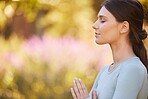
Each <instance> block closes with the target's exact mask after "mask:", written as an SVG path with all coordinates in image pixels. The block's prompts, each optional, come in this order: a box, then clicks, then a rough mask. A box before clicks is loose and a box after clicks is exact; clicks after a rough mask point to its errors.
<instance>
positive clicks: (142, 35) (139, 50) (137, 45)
mask: <svg viewBox="0 0 148 99" xmlns="http://www.w3.org/2000/svg"><path fill="white" fill-rule="evenodd" d="M134 32H135V31H134ZM133 34H135V35H133ZM136 34H138V35H136ZM133 37H134V38H133ZM136 37H138V38H136ZM129 38H130V41H131V43H132V47H133V51H134V53H135V54H136V56H137V57H139V58H140V60H141V61H142V63H143V64H144V65H145V67H146V69H147V71H148V59H147V58H148V57H147V51H146V48H145V46H144V43H143V40H144V39H146V38H147V33H146V31H145V30H143V31H141V32H138V33H130V35H129Z"/></svg>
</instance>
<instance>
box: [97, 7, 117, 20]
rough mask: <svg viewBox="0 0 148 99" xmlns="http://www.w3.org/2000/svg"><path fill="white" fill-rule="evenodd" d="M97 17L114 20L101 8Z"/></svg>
mask: <svg viewBox="0 0 148 99" xmlns="http://www.w3.org/2000/svg"><path fill="white" fill-rule="evenodd" d="M98 17H105V18H108V19H115V17H114V16H113V15H112V14H111V13H110V12H109V11H108V10H107V9H106V8H105V7H104V6H103V7H102V8H101V9H100V11H99V13H98Z"/></svg>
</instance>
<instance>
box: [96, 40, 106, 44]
mask: <svg viewBox="0 0 148 99" xmlns="http://www.w3.org/2000/svg"><path fill="white" fill-rule="evenodd" d="M95 42H96V43H97V44H98V45H104V44H107V43H105V42H101V41H98V40H96V41H95Z"/></svg>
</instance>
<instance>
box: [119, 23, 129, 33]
mask: <svg viewBox="0 0 148 99" xmlns="http://www.w3.org/2000/svg"><path fill="white" fill-rule="evenodd" d="M128 32H129V23H128V22H127V21H124V22H122V24H121V29H120V33H128Z"/></svg>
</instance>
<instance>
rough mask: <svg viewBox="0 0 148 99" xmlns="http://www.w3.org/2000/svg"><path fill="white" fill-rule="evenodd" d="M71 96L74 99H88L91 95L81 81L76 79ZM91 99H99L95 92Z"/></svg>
mask: <svg viewBox="0 0 148 99" xmlns="http://www.w3.org/2000/svg"><path fill="white" fill-rule="evenodd" d="M71 94H72V96H73V98H74V99H86V98H88V97H89V93H88V91H87V89H86V87H85V85H84V83H83V82H82V80H81V79H78V78H75V79H74V85H73V88H71ZM91 99H98V98H97V95H96V91H95V90H94V91H93V92H92V98H91Z"/></svg>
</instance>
